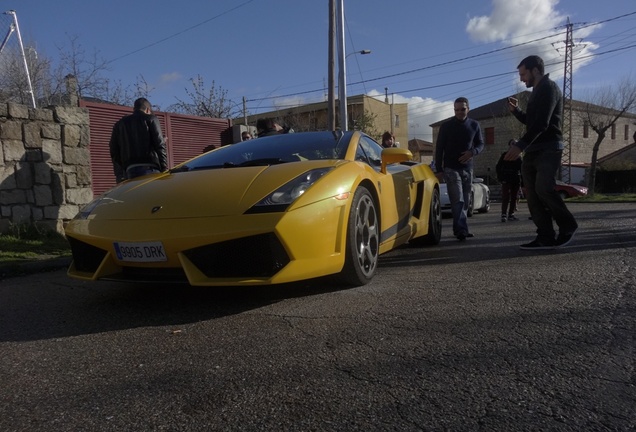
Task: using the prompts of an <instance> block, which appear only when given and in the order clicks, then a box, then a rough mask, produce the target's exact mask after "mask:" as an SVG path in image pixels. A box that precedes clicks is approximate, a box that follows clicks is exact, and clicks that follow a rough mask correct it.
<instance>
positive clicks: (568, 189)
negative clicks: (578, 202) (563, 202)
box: [554, 180, 587, 199]
mask: <svg viewBox="0 0 636 432" xmlns="http://www.w3.org/2000/svg"><path fill="white" fill-rule="evenodd" d="M554 190H555V191H557V192H558V193H559V195H561V198H563V199H565V198H572V197H577V196H585V195H587V188H586V187H585V186H580V185H573V184H567V183H563V182H562V181H560V180H557V182H556V185H555V186H554Z"/></svg>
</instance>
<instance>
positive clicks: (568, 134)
mask: <svg viewBox="0 0 636 432" xmlns="http://www.w3.org/2000/svg"><path fill="white" fill-rule="evenodd" d="M573 46H574V41H573V40H572V23H571V22H570V18H569V17H568V24H567V26H566V37H565V71H564V73H563V154H562V156H561V170H560V173H561V180H562V181H563V182H565V183H570V181H571V178H572V175H571V174H572V47H573ZM564 165H565V166H566V168H564V167H563V166H564Z"/></svg>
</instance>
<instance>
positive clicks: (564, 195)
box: [559, 191, 570, 199]
mask: <svg viewBox="0 0 636 432" xmlns="http://www.w3.org/2000/svg"><path fill="white" fill-rule="evenodd" d="M559 196H560V197H561V199H566V198H570V195H568V193H567V192H565V191H559Z"/></svg>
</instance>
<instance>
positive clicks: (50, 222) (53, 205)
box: [0, 103, 93, 233]
mask: <svg viewBox="0 0 636 432" xmlns="http://www.w3.org/2000/svg"><path fill="white" fill-rule="evenodd" d="M89 137H90V134H89V116H88V111H87V110H86V109H85V108H77V107H67V106H64V107H63V106H53V107H47V108H37V109H34V108H29V107H28V106H24V105H18V104H15V103H2V104H0V233H6V231H7V230H8V228H9V226H10V225H11V224H19V223H37V224H41V225H44V226H47V227H49V228H51V229H54V230H56V231H58V232H63V230H64V224H65V222H67V221H68V220H70V219H72V218H73V217H74V216H75V215H76V214H77V212H78V211H79V209H80V208H81V207H82V206H83V205H84V204H86V203H88V202H90V201H91V200H92V198H93V192H92V188H91V170H90V157H89V148H88V145H89V141H90V138H89Z"/></svg>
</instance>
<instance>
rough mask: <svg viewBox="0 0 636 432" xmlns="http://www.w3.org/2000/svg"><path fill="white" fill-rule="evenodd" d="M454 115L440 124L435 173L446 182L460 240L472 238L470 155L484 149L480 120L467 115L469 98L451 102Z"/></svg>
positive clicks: (471, 160)
mask: <svg viewBox="0 0 636 432" xmlns="http://www.w3.org/2000/svg"><path fill="white" fill-rule="evenodd" d="M454 109H455V117H453V118H451V119H450V120H447V121H446V122H444V123H442V126H440V128H439V134H438V135H437V145H436V147H435V168H436V171H437V172H436V173H435V175H436V176H437V178H438V179H439V180H440V181H442V180H444V181H445V182H446V189H447V191H448V198H449V199H450V202H451V211H452V212H453V234H454V235H455V237H457V238H458V239H459V241H463V240H466V238H467V237H473V234H472V233H471V232H470V231H469V230H468V220H467V217H468V204H469V202H470V195H471V190H472V189H471V188H472V183H473V156H475V155H478V154H479V153H481V151H482V150H483V149H484V140H483V139H482V136H481V128H480V127H479V122H477V121H476V120H473V119H470V118H468V110H469V107H468V99H466V98H465V97H460V98H457V99H456V100H455V104H454Z"/></svg>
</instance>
